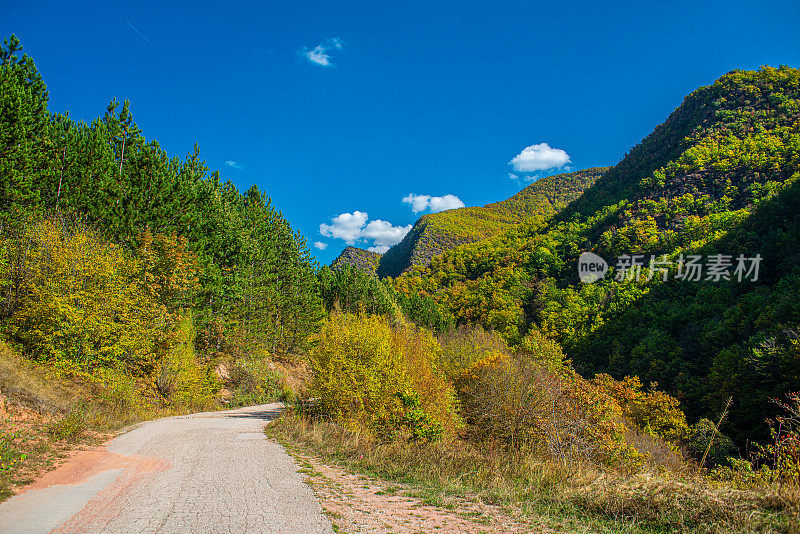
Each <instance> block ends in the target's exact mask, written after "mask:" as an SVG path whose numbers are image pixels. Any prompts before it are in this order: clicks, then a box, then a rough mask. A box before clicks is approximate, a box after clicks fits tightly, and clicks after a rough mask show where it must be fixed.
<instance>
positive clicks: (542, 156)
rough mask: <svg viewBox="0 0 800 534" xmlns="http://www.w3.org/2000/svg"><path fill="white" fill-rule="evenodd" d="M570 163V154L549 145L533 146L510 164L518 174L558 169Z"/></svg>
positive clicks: (525, 149) (524, 150)
mask: <svg viewBox="0 0 800 534" xmlns="http://www.w3.org/2000/svg"><path fill="white" fill-rule="evenodd" d="M569 162H570V159H569V154H567V153H566V152H565V151H563V150H561V149H560V148H552V147H550V145H548V144H547V143H540V144H538V145H531V146H529V147H526V148H524V149H523V150H522V152H520V153H519V154H517V155H516V156H515V157H514V159H512V160H511V161H509V162H508V164H509V165H511V166H512V167H514V170H515V171H517V172H536V171H544V170H547V169H558V168H561V167H563V166H564V165H566V164H567V163H569Z"/></svg>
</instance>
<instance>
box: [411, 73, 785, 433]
mask: <svg viewBox="0 0 800 534" xmlns="http://www.w3.org/2000/svg"><path fill="white" fill-rule="evenodd" d="M798 178H800V71H798V70H796V69H791V68H788V67H781V68H780V69H774V68H769V67H765V68H763V69H761V70H759V71H748V72H745V71H734V72H731V73H729V74H727V75H725V76H723V77H721V78H720V79H719V80H718V81H717V82H715V83H714V84H712V85H710V86H707V87H702V88H700V89H698V90H696V91H695V92H693V93H692V94H691V95H689V96H688V97H686V99H685V100H684V102H683V103H682V104H681V106H680V107H678V108H677V109H676V110H675V111H674V112H673V113H672V114H671V115H670V116H669V117H668V118H667V120H666V121H665V122H664V123H663V124H661V125H660V126H658V127H657V128H655V130H654V131H653V133H651V134H650V135H649V136H648V137H647V138H645V139H644V140H643V141H642V142H641V143H640V144H639V145H637V146H636V147H634V148H633V149H632V150H631V151H630V152H629V153H628V154H627V155H626V156H625V157H624V158H623V159H622V161H620V163H619V164H617V165H616V166H614V167H612V168H611V169H610V170H609V171H608V172H606V173H605V174H604V175H603V176H602V177H601V178H600V179H599V180H598V181H597V182H596V183H595V184H594V186H592V187H591V188H589V189H588V190H587V191H586V192H585V193H584V194H583V195H582V196H581V197H580V198H579V199H578V200H577V201H575V202H573V203H572V204H570V205H569V206H568V207H567V208H566V209H565V210H564V211H562V212H561V213H560V214H559V215H557V216H556V217H555V218H554V219H553V220H552V221H550V222H546V223H542V222H524V223H522V224H520V225H518V226H516V227H515V228H513V229H512V230H509V231H507V232H505V233H503V234H502V235H500V236H497V237H494V238H491V239H487V240H483V241H481V242H478V243H474V244H471V245H466V246H462V247H459V248H456V249H454V250H451V251H449V252H447V253H445V254H443V255H442V256H440V257H437V258H435V259H434V260H433V261H432V262H431V264H430V265H429V266H428V267H421V268H417V269H415V270H414V271H413V272H411V273H408V274H407V275H406V276H403V277H401V278H399V279H398V280H397V281H396V286H397V288H398V290H399V291H401V292H403V293H406V294H422V295H430V296H432V297H433V298H434V299H435V300H436V301H437V303H438V304H439V305H440V306H441V307H442V309H443V310H445V313H448V314H451V315H452V317H453V320H454V321H455V322H457V323H460V324H464V323H470V322H480V323H482V324H483V325H485V326H487V327H490V328H493V329H495V330H498V331H500V332H503V334H504V335H505V337H506V338H507V339H509V340H511V341H512V342H514V341H515V340H519V339H521V337H522V336H524V335H525V334H526V333H528V332H530V331H531V330H539V331H541V332H542V333H544V334H546V335H547V336H549V337H550V338H552V339H554V340H556V341H558V342H559V343H561V344H562V345H563V347H564V349H565V351H566V353H567V356H568V357H570V358H571V359H572V360H573V361H574V362H575V365H576V367H577V368H578V370H579V371H581V372H582V373H583V374H584V375H587V374H588V375H591V374H593V373H595V372H610V373H611V374H612V375H614V376H616V377H619V378H621V377H624V376H626V375H631V376H633V375H638V376H639V377H641V378H642V380H643V381H645V382H650V381H654V382H658V384H659V387H663V388H664V389H665V390H666V391H668V392H670V393H672V394H674V395H675V396H677V397H678V398H679V399H680V400H681V401H682V403H683V406H684V407H685V408H686V409H687V412H688V415H689V416H690V417H691V418H694V419H695V420H696V419H698V418H700V417H716V416H718V414H719V413H721V411H722V409H723V408H724V406H725V403H726V400H727V399H728V397H732V398H733V401H732V408H731V411H730V414H729V416H728V417H729V423H728V432H729V433H730V434H731V436H732V437H734V438H736V440H737V442H738V443H739V444H742V445H743V444H744V443H745V441H746V440H747V439H753V438H759V437H764V436H766V435H767V427H766V425H765V424H764V420H765V418H766V417H767V416H772V415H774V414H775V413H776V411H777V408H776V407H775V406H774V405H772V404H771V403H770V399H771V398H783V397H784V395H786V394H787V393H788V392H789V391H796V390H798V389H800V367H798V364H797V362H798V355H800V352H798V350H800V341H798V340H799V339H800V338H799V337H798V336H799V335H800V334H799V333H800V305H798V302H800V299H798V295H800V271H799V270H798V267H797V265H798V261H799V260H800V205H798V198H800V189H798V187H800V180H798ZM587 250H590V251H593V252H595V253H596V254H599V255H600V256H601V257H603V258H605V259H606V260H607V261H608V262H609V264H610V266H611V268H612V269H611V271H612V272H611V274H610V275H607V276H606V278H605V280H602V281H601V282H598V283H595V284H581V283H580V282H579V281H578V279H577V270H576V264H577V257H578V255H579V254H580V253H581V251H587ZM623 254H629V255H630V254H641V255H643V256H644V258H645V259H644V264H645V268H644V269H643V271H642V272H643V276H642V277H640V278H638V279H634V280H620V281H617V280H614V279H612V276H613V275H614V274H615V273H614V271H615V269H614V267H615V264H616V258H617V257H619V256H621V255H623ZM662 254H665V255H666V256H667V257H666V260H667V261H669V262H672V263H671V267H670V271H669V272H668V280H667V281H663V280H662V279H661V276H662V273H661V272H656V273H653V274H655V275H656V276H650V275H649V274H648V269H647V268H646V266H647V262H648V258H649V257H650V255H654V256H659V257H660V256H661V255H662ZM681 254H684V255H687V256H688V255H689V254H697V255H701V256H702V257H703V258H705V259H704V261H705V262H706V264H707V263H710V260H709V259H708V257H709V256H711V255H713V254H724V255H726V256H724V257H723V258H722V260H726V258H727V261H729V262H731V263H732V265H731V267H730V273H729V274H733V273H734V270H733V269H734V267H735V266H736V258H737V257H738V255H740V254H742V255H744V256H745V257H748V258H749V257H755V255H756V254H760V255H761V257H762V261H761V264H760V276H759V278H758V280H756V281H753V280H752V279H750V280H747V279H745V280H744V281H738V280H737V279H736V276H732V277H731V278H732V279H731V280H725V279H724V278H723V279H720V280H717V281H715V280H713V278H712V279H710V280H709V279H706V276H707V274H706V273H703V278H702V280H700V281H690V280H678V279H676V277H677V274H678V270H677V269H678V263H679V260H680V259H681V258H682V256H681ZM616 271H617V273H616V274H619V271H620V270H619V269H616ZM648 278H652V279H651V280H648ZM754 429H755V430H754Z"/></svg>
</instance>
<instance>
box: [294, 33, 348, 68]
mask: <svg viewBox="0 0 800 534" xmlns="http://www.w3.org/2000/svg"><path fill="white" fill-rule="evenodd" d="M343 49H344V41H342V40H341V39H339V38H338V37H331V38H330V39H328V40H327V41H325V43H323V44H319V45H317V46H315V47H314V48H312V49H310V50H309V49H308V48H307V47H303V48H302V50H300V54H301V55H303V56H304V57H305V58H306V59H307V60H308V61H309V62H311V63H313V64H315V65H319V66H320V67H333V66H334V64H333V62H332V61H331V54H330V52H331V50H336V51H339V52H340V51H342V50H343Z"/></svg>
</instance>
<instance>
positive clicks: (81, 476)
mask: <svg viewBox="0 0 800 534" xmlns="http://www.w3.org/2000/svg"><path fill="white" fill-rule="evenodd" d="M166 467H167V462H165V461H163V460H159V459H155V458H148V457H146V456H138V455H133V456H124V455H122V454H116V453H113V452H110V451H108V450H107V449H105V448H104V447H96V448H94V449H90V450H81V451H77V452H75V453H73V454H72V455H71V456H70V458H69V459H68V460H66V461H65V462H64V463H62V464H61V465H60V466H58V467H57V468H55V469H54V470H52V471H50V472H48V473H45V475H44V476H42V477H41V478H39V479H38V480H36V481H35V482H34V483H33V484H30V485H28V486H25V487H24V488H22V489H21V491H20V493H22V492H25V491H28V490H31V489H41V488H46V487H48V486H55V485H68V484H79V483H81V482H85V481H86V480H88V479H90V478H92V477H93V476H94V475H97V474H98V473H102V472H103V471H108V470H110V469H120V468H122V469H125V470H126V471H128V470H132V471H137V472H143V471H154V470H163V469H165V468H166Z"/></svg>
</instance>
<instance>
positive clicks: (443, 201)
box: [403, 193, 464, 213]
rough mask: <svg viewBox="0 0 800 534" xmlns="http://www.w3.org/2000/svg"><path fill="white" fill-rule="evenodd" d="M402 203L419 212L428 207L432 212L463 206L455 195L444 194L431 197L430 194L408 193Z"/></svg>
mask: <svg viewBox="0 0 800 534" xmlns="http://www.w3.org/2000/svg"><path fill="white" fill-rule="evenodd" d="M403 203H404V204H408V205H409V206H411V211H413V212H414V213H419V212H420V211H425V210H426V209H428V208H430V210H431V211H432V212H433V213H438V212H440V211H444V210H451V209H454V208H463V207H464V203H463V202H462V201H461V199H460V198H458V197H457V196H455V195H445V196H443V197H432V196H430V195H415V194H413V193H412V194H409V195H408V196H406V197H404V198H403Z"/></svg>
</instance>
